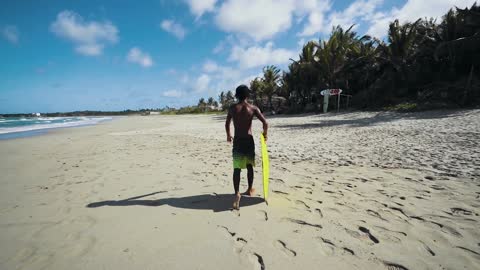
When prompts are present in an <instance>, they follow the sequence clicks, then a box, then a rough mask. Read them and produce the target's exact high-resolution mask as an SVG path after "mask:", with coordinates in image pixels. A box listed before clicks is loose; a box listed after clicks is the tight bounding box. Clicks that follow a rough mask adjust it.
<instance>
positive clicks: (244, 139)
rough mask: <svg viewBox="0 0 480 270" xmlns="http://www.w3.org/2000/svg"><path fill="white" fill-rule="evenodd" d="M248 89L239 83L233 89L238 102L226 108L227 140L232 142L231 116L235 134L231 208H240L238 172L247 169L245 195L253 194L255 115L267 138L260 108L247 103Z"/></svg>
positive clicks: (266, 126) (265, 125)
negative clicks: (253, 133)
mask: <svg viewBox="0 0 480 270" xmlns="http://www.w3.org/2000/svg"><path fill="white" fill-rule="evenodd" d="M249 93H250V90H249V89H248V87H247V86H246V85H240V86H239V87H237V89H236V90H235V97H236V98H237V100H238V102H237V103H236V104H233V105H232V106H230V108H229V109H228V114H227V120H226V121H225V131H226V132H227V142H229V143H231V142H232V136H231V134H230V122H231V120H232V118H233V126H234V128H235V136H234V137H233V151H232V152H233V187H234V189H235V199H234V201H233V209H239V208H240V198H241V197H242V196H241V195H240V192H239V186H240V172H241V170H242V169H245V168H246V169H247V178H248V190H247V191H246V192H245V193H244V194H245V195H249V196H251V195H253V193H254V191H255V190H254V189H253V166H255V144H254V141H253V136H252V120H253V117H254V116H256V117H257V118H258V119H259V120H260V121H262V123H263V136H265V140H266V139H267V130H268V124H267V120H265V117H264V116H263V114H262V113H261V112H260V110H259V109H258V108H257V107H256V106H254V105H252V104H249V103H248V96H249Z"/></svg>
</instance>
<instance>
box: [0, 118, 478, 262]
mask: <svg viewBox="0 0 480 270" xmlns="http://www.w3.org/2000/svg"><path fill="white" fill-rule="evenodd" d="M267 119H268V121H269V123H270V126H271V129H270V134H269V141H268V143H269V150H270V154H271V161H270V162H271V183H270V186H271V196H270V200H269V201H270V202H269V205H268V206H267V205H266V204H265V203H264V202H263V199H262V197H261V195H260V194H257V195H256V196H254V197H243V198H242V200H241V208H240V211H231V210H230V208H231V202H232V200H233V196H232V192H233V185H232V180H231V173H232V168H231V166H232V165H231V145H229V144H228V143H227V142H226V136H225V133H224V125H223V124H224V116H148V117H142V116H134V117H124V118H118V119H115V120H114V121H111V122H107V123H103V124H100V125H97V126H89V127H79V128H70V129H62V130H55V131H52V132H49V133H48V134H46V135H40V136H36V137H29V138H21V139H13V140H2V141H0V185H1V189H0V248H1V251H2V252H0V269H390V270H393V269H399V270H402V269H480V229H479V228H480V223H479V221H480V217H479V214H480V210H479V209H480V208H479V206H480V200H479V198H480V181H479V179H480V146H479V142H480V110H468V111H433V112H423V113H410V114H398V113H388V112H380V113H378V112H362V113H343V114H327V115H302V116H293V117H268V118H267ZM260 127H261V125H260V123H259V122H256V123H255V126H254V133H255V134H256V136H255V139H256V143H257V150H258V151H257V153H259V147H258V138H257V137H258V136H257V135H259V133H260V132H261V128H260ZM257 164H258V165H259V164H260V160H259V159H258V160H257ZM255 172H256V181H255V184H254V186H255V188H256V189H257V191H258V193H261V192H259V191H261V189H262V184H261V182H260V181H259V179H260V174H261V167H260V166H257V167H256V168H255ZM245 177H246V173H245V172H244V173H243V174H242V186H241V188H242V189H245V188H246V179H245Z"/></svg>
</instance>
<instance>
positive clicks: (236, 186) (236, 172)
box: [233, 169, 241, 194]
mask: <svg viewBox="0 0 480 270" xmlns="http://www.w3.org/2000/svg"><path fill="white" fill-rule="evenodd" d="M240 172H241V170H240V169H233V188H234V189H235V194H237V193H238V192H239V189H240Z"/></svg>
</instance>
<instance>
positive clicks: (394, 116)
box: [276, 110, 470, 129]
mask: <svg viewBox="0 0 480 270" xmlns="http://www.w3.org/2000/svg"><path fill="white" fill-rule="evenodd" d="M469 113H470V111H469V110H441V111H438V110H437V111H425V112H413V113H400V112H391V111H384V112H377V113H375V114H374V115H370V116H367V117H364V118H355V117H356V116H357V113H356V112H348V113H338V114H333V113H332V114H329V115H321V114H320V115H318V118H320V119H316V120H314V121H312V122H311V123H301V124H280V125H276V127H277V128H283V129H311V128H322V127H334V126H347V127H366V126H374V125H378V124H382V123H388V122H393V121H397V120H420V119H441V118H449V117H457V116H464V115H468V114H469ZM339 115H343V116H346V117H348V116H350V117H351V118H352V119H348V118H347V119H329V118H332V117H334V116H339Z"/></svg>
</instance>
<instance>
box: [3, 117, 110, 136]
mask: <svg viewBox="0 0 480 270" xmlns="http://www.w3.org/2000/svg"><path fill="white" fill-rule="evenodd" d="M58 118H59V119H60V118H62V117H58ZM114 119H115V117H89V119H88V122H83V123H82V122H70V123H63V124H59V125H55V124H50V125H49V124H45V125H28V126H22V127H12V128H2V130H0V140H11V139H17V138H28V137H33V136H40V135H46V134H48V133H49V132H52V131H54V130H59V129H68V128H76V127H85V126H95V125H99V124H101V123H105V122H109V121H113V120H114ZM92 120H93V121H92ZM7 129H12V131H9V130H7Z"/></svg>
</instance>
